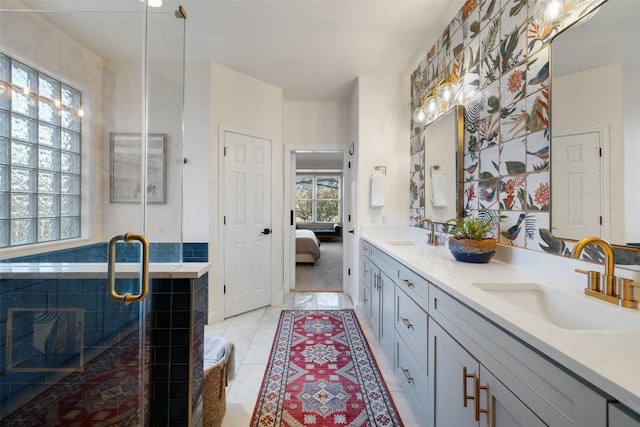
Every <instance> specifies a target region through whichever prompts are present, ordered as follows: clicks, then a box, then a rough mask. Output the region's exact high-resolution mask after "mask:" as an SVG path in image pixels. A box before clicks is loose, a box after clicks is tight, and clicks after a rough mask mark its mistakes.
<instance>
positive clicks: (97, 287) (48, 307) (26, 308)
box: [0, 279, 138, 425]
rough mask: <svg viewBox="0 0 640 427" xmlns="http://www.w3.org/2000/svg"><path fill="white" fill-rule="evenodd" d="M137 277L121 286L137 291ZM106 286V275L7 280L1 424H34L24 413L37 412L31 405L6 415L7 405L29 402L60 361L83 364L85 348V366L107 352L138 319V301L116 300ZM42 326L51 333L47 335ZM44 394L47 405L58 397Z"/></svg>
mask: <svg viewBox="0 0 640 427" xmlns="http://www.w3.org/2000/svg"><path fill="white" fill-rule="evenodd" d="M136 282H137V280H129V279H123V280H121V281H120V283H119V288H120V289H121V290H123V291H132V290H133V288H134V287H135V286H136ZM106 288H107V281H106V280H105V279H36V280H34V279H3V280H2V286H1V287H0V325H1V326H0V354H2V355H3V356H5V355H9V354H10V356H11V358H10V359H9V357H0V376H1V377H0V408H3V409H2V410H0V420H2V422H0V424H2V425H5V423H7V424H6V425H33V422H36V420H34V419H31V418H21V417H30V416H31V415H33V414H31V415H29V414H28V410H27V411H26V412H24V413H23V412H21V411H20V410H18V411H16V413H14V414H12V415H11V417H12V418H10V419H7V418H5V417H6V415H8V414H7V413H5V412H6V408H18V407H21V406H23V405H24V404H27V403H28V402H30V401H31V399H32V398H33V396H32V394H33V392H34V390H37V389H38V388H39V387H43V386H45V385H47V384H51V383H53V382H55V379H56V377H57V376H56V372H55V370H56V369H60V367H61V366H64V367H65V368H68V369H71V372H75V371H76V370H77V368H78V367H79V366H81V365H82V364H83V363H82V358H81V357H80V354H83V355H84V365H85V367H86V364H87V363H88V362H89V361H90V360H91V359H92V358H93V355H95V354H100V353H102V352H103V351H104V348H105V345H110V344H109V343H111V342H113V341H114V340H118V339H119V338H118V337H119V336H120V334H121V333H122V331H123V330H127V328H129V327H130V326H131V325H132V324H135V323H136V322H137V318H138V310H137V306H136V305H135V304H131V305H126V306H125V305H122V304H120V303H118V302H116V301H114V300H112V299H111V298H109V296H108V294H107V293H106V292H105V289H106ZM107 319H108V320H107ZM9 327H10V328H11V335H9ZM38 330H40V331H46V330H50V333H49V334H45V335H42V333H39V332H38ZM78 330H81V331H82V335H81V337H78V336H77V332H78ZM69 349H72V350H71V351H69ZM60 354H63V355H64V358H63V359H61V358H60ZM8 363H11V366H8ZM68 374H69V373H68V372H67V373H66V374H64V373H63V375H68ZM39 399H40V401H41V403H42V404H43V405H44V404H46V403H47V402H49V401H51V400H52V399H54V397H53V396H52V395H43V396H41V398H39ZM28 419H30V420H31V421H28V422H27V420H28ZM14 421H15V423H16V424H12V423H13V422H14ZM23 422H24V423H23ZM21 423H22V424H21ZM25 423H26V424H25Z"/></svg>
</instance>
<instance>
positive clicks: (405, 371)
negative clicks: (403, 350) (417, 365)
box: [400, 366, 413, 384]
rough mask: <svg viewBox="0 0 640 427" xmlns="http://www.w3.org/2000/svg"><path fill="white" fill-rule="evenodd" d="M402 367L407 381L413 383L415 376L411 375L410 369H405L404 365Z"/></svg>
mask: <svg viewBox="0 0 640 427" xmlns="http://www.w3.org/2000/svg"><path fill="white" fill-rule="evenodd" d="M400 369H401V370H402V374H403V375H404V377H405V379H406V380H407V382H408V383H409V384H411V383H412V382H413V377H412V376H411V374H409V370H408V369H404V368H403V367H402V366H400Z"/></svg>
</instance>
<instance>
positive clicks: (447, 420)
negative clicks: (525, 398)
mask: <svg viewBox="0 0 640 427" xmlns="http://www.w3.org/2000/svg"><path fill="white" fill-rule="evenodd" d="M429 348H430V349H431V353H430V354H431V358H432V361H431V362H430V363H429V366H432V367H433V369H432V372H430V373H429V378H430V379H431V381H430V383H429V395H430V396H432V404H433V408H434V409H433V426H434V427H449V426H454V425H455V426H459V427H478V426H491V427H543V426H546V424H544V423H543V422H542V421H540V419H539V418H538V417H536V415H535V414H534V413H533V412H532V411H531V410H530V409H529V408H527V407H526V406H525V405H524V404H523V403H522V402H521V401H520V400H519V399H518V398H517V397H516V396H515V395H514V394H513V393H512V392H511V391H510V390H509V389H507V388H506V387H505V386H504V385H503V384H502V383H501V382H500V381H499V380H498V379H497V378H496V377H495V376H494V375H493V374H492V373H491V372H490V371H488V370H487V369H486V368H485V367H484V366H482V365H481V364H480V363H479V362H478V361H477V360H476V359H475V358H474V357H472V356H471V355H470V354H469V353H468V352H467V351H466V350H465V349H464V348H463V347H462V346H461V345H460V344H458V343H457V342H456V341H455V340H454V339H453V338H452V337H451V336H450V335H449V334H448V333H447V332H445V330H444V329H442V328H441V327H440V326H439V325H438V324H437V323H435V322H432V323H431V324H430V325H429Z"/></svg>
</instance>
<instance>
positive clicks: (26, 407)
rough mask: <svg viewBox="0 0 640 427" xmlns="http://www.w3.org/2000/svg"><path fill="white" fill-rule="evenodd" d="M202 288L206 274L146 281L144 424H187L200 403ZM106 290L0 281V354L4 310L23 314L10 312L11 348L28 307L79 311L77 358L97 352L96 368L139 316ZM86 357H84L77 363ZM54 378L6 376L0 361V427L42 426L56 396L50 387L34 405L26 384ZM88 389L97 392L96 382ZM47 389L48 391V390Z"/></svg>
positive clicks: (101, 284)
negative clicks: (147, 379)
mask: <svg viewBox="0 0 640 427" xmlns="http://www.w3.org/2000/svg"><path fill="white" fill-rule="evenodd" d="M128 282H130V283H128ZM134 282H136V280H134V279H131V280H123V281H121V282H119V285H120V286H119V288H120V290H121V291H124V290H125V289H122V288H128V287H131V286H132V285H133V283H134ZM207 287H208V276H207V275H204V276H202V277H200V278H198V279H193V280H191V279H153V280H152V281H151V294H150V296H149V298H147V300H146V301H145V304H146V310H145V312H146V313H147V321H146V328H147V329H146V331H145V334H146V336H147V337H148V338H149V339H148V341H147V343H148V346H149V347H148V352H149V353H148V354H149V357H148V358H145V360H148V361H149V363H150V366H149V372H150V374H149V375H150V383H149V384H150V389H149V396H148V399H149V402H150V406H149V414H148V416H149V418H150V420H151V423H150V425H152V426H153V425H162V426H167V425H170V426H182V425H184V426H185V427H188V425H189V421H190V420H191V418H192V414H193V412H194V410H195V408H196V407H197V406H198V404H199V403H200V402H201V401H202V382H203V346H204V325H205V323H206V321H207V297H206V296H207ZM106 289H107V283H106V280H105V279H71V280H69V279H64V280H62V279H60V280H58V279H36V280H33V279H9V280H2V286H1V287H0V354H2V355H5V354H7V334H8V331H7V326H8V317H9V310H18V311H24V312H27V315H25V316H24V317H23V318H22V319H21V320H20V322H17V321H16V320H15V318H16V315H15V312H14V314H13V325H12V330H13V331H14V335H13V337H12V339H11V340H10V341H11V342H12V344H13V345H14V347H15V344H16V343H19V339H18V340H17V339H16V336H19V337H18V338H20V337H22V336H25V337H27V338H28V336H29V334H32V332H33V325H34V321H33V319H32V318H30V317H29V314H28V309H29V308H32V309H36V308H37V309H38V311H46V310H48V309H47V308H42V307H55V308H51V311H52V312H55V310H56V309H74V310H79V311H80V312H82V313H84V322H83V325H82V327H83V330H84V334H83V347H82V348H83V352H84V353H85V356H91V355H93V354H99V355H100V357H97V358H96V359H94V360H95V361H96V363H97V364H101V363H104V362H103V361H102V360H101V357H102V354H107V353H108V352H109V351H111V350H108V351H104V350H105V349H106V348H107V347H109V348H111V347H113V346H114V344H113V343H114V341H116V342H117V344H116V345H120V342H121V340H123V337H122V336H121V334H122V331H123V330H126V329H127V328H128V327H129V326H130V325H132V324H135V323H137V321H138V320H137V319H138V316H139V314H140V311H139V309H138V308H139V307H138V305H137V304H130V305H122V304H120V303H118V302H116V301H114V300H112V299H111V298H109V296H108V294H107V293H106ZM31 317H33V315H31ZM23 324H24V326H25V327H22V325H23ZM125 339H126V338H125ZM23 341H24V342H25V343H27V344H28V345H29V349H28V350H29V352H28V353H25V354H28V355H30V354H31V353H33V352H34V350H33V348H34V347H32V343H30V342H29V340H28V339H26V340H23ZM32 341H33V339H31V342H32ZM123 348H125V347H123ZM19 352H20V349H19V348H18V349H17V350H16V349H15V348H14V352H13V354H16V355H18V353H19ZM103 352H104V353H103ZM92 359H93V358H92V357H88V358H85V364H86V363H88V362H89V361H90V360H92ZM92 363H93V362H92ZM85 368H86V366H85ZM75 374H76V373H73V374H71V375H75ZM66 375H67V374H63V375H62V376H66ZM55 378H56V375H55V374H53V375H52V372H49V371H46V372H7V366H6V358H5V357H0V425H3V426H4V425H7V426H10V425H43V423H44V421H42V420H43V419H44V418H42V417H44V416H45V415H46V414H45V413H44V412H42V411H45V412H46V408H47V405H49V404H55V401H56V399H58V398H59V397H63V396H64V394H62V395H60V394H56V393H55V390H54V389H55V387H54V388H53V389H47V391H46V392H44V393H43V394H41V395H39V396H38V402H39V403H42V404H35V403H34V401H33V397H34V396H33V394H34V393H33V392H34V390H35V389H34V387H35V388H37V387H39V386H40V385H45V384H51V383H53V382H55V381H56V379H55ZM96 386H97V387H99V385H98V383H96ZM49 390H53V391H54V392H53V393H49V392H48V391H49ZM14 409H15V411H14ZM10 411H11V412H10ZM62 415H64V414H60V416H62ZM38 420H40V421H38Z"/></svg>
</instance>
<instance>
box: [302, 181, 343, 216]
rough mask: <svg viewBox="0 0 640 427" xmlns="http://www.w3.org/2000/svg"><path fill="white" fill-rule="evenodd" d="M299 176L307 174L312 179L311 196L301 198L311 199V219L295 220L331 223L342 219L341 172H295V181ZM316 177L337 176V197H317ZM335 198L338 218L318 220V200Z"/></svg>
mask: <svg viewBox="0 0 640 427" xmlns="http://www.w3.org/2000/svg"><path fill="white" fill-rule="evenodd" d="M300 176H307V177H311V178H312V179H313V196H312V198H311V199H303V200H311V212H312V213H311V218H312V221H310V222H302V223H300V222H297V223H298V224H309V223H316V224H333V223H340V222H341V221H342V175H341V174H336V173H296V182H297V180H298V177H300ZM318 178H338V198H337V199H318ZM295 198H296V203H297V201H298V194H297V191H296V195H295ZM332 200H335V201H337V202H338V219H337V220H336V221H330V222H325V221H322V222H321V221H318V218H317V212H318V211H317V203H318V201H332Z"/></svg>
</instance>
